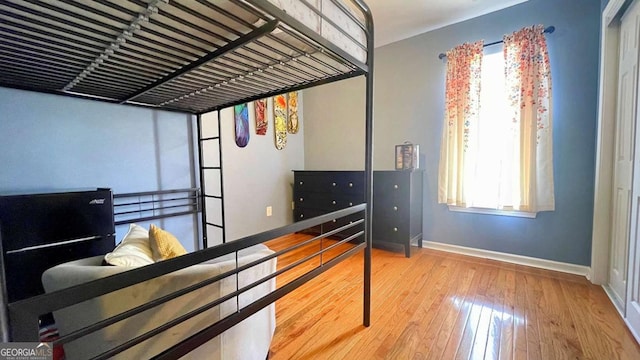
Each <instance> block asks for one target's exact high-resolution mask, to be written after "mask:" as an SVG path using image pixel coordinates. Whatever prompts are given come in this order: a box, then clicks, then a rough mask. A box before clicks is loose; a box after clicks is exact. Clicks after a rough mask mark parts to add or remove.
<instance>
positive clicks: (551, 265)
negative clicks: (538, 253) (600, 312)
mask: <svg viewBox="0 0 640 360" xmlns="http://www.w3.org/2000/svg"><path fill="white" fill-rule="evenodd" d="M422 245H423V246H424V247H426V248H429V249H434V250H440V251H446V252H450V253H456V254H462V255H468V256H474V257H479V258H485V259H491V260H498V261H504V262H508V263H512V264H518V265H525V266H531V267H536V268H540V269H546V270H553V271H560V272H564V273H569V274H575V275H581V276H584V277H587V278H588V276H589V274H590V268H589V267H588V266H583V265H575V264H569V263H563V262H559V261H553V260H546V259H539V258H534V257H529V256H522V255H514V254H507V253H503V252H497V251H491V250H483V249H474V248H470V247H465V246H459V245H450V244H444V243H439V242H434V241H424V240H423V241H422Z"/></svg>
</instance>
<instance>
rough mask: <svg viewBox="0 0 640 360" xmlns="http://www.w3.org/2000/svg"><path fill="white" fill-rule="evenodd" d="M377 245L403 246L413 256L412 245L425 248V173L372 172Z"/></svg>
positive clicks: (374, 234)
mask: <svg viewBox="0 0 640 360" xmlns="http://www.w3.org/2000/svg"><path fill="white" fill-rule="evenodd" d="M371 219H372V222H373V232H372V239H373V243H374V245H376V244H377V245H383V247H384V245H387V244H389V245H392V246H393V245H402V246H403V247H404V253H405V256H406V257H410V256H411V242H412V241H416V242H417V243H418V245H419V246H420V247H422V171H393V170H391V171H374V172H373V216H372V217H371Z"/></svg>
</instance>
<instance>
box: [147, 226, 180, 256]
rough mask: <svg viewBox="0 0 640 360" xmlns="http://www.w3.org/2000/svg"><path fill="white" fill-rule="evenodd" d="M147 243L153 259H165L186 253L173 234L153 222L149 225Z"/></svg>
mask: <svg viewBox="0 0 640 360" xmlns="http://www.w3.org/2000/svg"><path fill="white" fill-rule="evenodd" d="M149 244H150V245H151V251H152V252H153V259H154V260H155V261H160V260H167V259H171V258H174V257H176V256H180V255H184V254H186V253H187V250H185V249H184V247H183V246H182V244H180V241H178V239H176V237H175V236H173V235H172V234H171V233H170V232H168V231H166V230H162V229H161V228H159V227H157V226H155V225H153V224H151V226H150V227H149Z"/></svg>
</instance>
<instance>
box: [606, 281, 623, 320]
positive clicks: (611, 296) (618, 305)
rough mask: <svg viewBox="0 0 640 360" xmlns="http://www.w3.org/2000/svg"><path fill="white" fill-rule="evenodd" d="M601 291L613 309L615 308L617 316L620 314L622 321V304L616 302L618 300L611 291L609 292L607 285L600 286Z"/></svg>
mask: <svg viewBox="0 0 640 360" xmlns="http://www.w3.org/2000/svg"><path fill="white" fill-rule="evenodd" d="M602 290H604V293H605V294H607V296H608V297H609V300H610V301H611V303H612V304H613V307H614V308H616V311H618V314H620V316H621V317H622V318H623V319H624V309H623V308H622V304H620V303H619V302H618V299H617V298H616V296H615V295H614V294H613V291H612V290H611V288H610V287H609V285H606V284H605V285H602Z"/></svg>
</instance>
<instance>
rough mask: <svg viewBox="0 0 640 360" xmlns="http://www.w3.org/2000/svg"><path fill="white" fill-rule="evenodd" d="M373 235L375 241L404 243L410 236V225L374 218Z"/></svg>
mask: <svg viewBox="0 0 640 360" xmlns="http://www.w3.org/2000/svg"><path fill="white" fill-rule="evenodd" d="M372 235H373V236H372V238H373V241H384V242H394V243H404V242H406V240H407V238H408V237H409V226H408V225H407V224H404V225H402V224H393V223H389V222H386V221H385V222H378V221H375V220H373V233H372Z"/></svg>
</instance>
